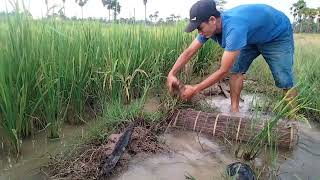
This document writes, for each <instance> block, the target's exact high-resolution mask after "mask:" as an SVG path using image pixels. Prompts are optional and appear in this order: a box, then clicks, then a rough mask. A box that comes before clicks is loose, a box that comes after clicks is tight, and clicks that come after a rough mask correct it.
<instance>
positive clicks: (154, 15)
mask: <svg viewBox="0 0 320 180" xmlns="http://www.w3.org/2000/svg"><path fill="white" fill-rule="evenodd" d="M158 17H159V11H156V12H154V14H153V18H154V21H157V19H158Z"/></svg>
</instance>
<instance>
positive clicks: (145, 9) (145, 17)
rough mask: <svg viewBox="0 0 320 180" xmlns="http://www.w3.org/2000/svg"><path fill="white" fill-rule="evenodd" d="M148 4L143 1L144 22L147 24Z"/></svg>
mask: <svg viewBox="0 0 320 180" xmlns="http://www.w3.org/2000/svg"><path fill="white" fill-rule="evenodd" d="M147 3H148V0H143V5H144V21H145V22H147Z"/></svg>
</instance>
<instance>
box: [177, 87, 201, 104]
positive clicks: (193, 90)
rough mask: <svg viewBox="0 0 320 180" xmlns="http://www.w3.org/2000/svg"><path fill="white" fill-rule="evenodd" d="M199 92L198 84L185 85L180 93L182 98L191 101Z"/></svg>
mask: <svg viewBox="0 0 320 180" xmlns="http://www.w3.org/2000/svg"><path fill="white" fill-rule="evenodd" d="M197 93H198V90H197V87H196V86H191V85H185V86H184V90H183V92H181V94H180V98H181V99H182V100H184V101H189V100H190V99H191V98H192V97H193V96H194V95H195V94H197Z"/></svg>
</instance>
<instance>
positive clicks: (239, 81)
mask: <svg viewBox="0 0 320 180" xmlns="http://www.w3.org/2000/svg"><path fill="white" fill-rule="evenodd" d="M243 79H244V77H243V74H242V73H235V74H231V78H230V97H231V110H230V111H231V112H239V102H240V94H241V90H242V88H243Z"/></svg>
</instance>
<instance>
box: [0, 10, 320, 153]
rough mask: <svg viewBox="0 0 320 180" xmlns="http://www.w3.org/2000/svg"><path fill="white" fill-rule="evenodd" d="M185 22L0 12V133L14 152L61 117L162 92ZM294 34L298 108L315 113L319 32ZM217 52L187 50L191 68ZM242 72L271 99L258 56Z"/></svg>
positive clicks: (50, 131)
mask: <svg viewBox="0 0 320 180" xmlns="http://www.w3.org/2000/svg"><path fill="white" fill-rule="evenodd" d="M184 25H185V24H184V23H183V22H182V23H178V24H175V25H161V26H145V25H127V24H104V23H100V22H90V21H82V22H79V21H78V22H72V21H56V20H37V21H36V20H32V19H29V18H28V17H25V16H22V15H16V16H10V17H2V18H0V125H1V126H0V132H3V133H1V134H0V135H1V136H2V137H1V140H2V141H4V142H5V143H6V144H10V147H11V150H14V151H15V152H16V153H19V149H20V145H21V141H22V140H23V139H24V138H26V137H30V136H34V135H35V134H37V132H39V131H43V130H45V131H46V132H47V136H48V138H51V139H54V138H59V136H60V134H59V132H60V130H61V127H62V126H64V124H66V123H68V124H75V125H76V124H81V123H86V122H88V121H90V120H91V119H93V118H96V117H97V116H102V117H103V118H110V119H116V118H112V117H113V116H120V117H125V115H123V116H121V115H122V114H123V112H121V108H120V109H112V108H111V107H110V106H109V105H110V104H114V103H120V104H131V103H132V102H134V101H135V100H136V99H143V98H144V97H145V95H146V94H148V93H150V92H152V94H153V95H158V94H160V95H161V94H166V87H165V82H166V75H167V73H168V71H169V70H170V69H171V67H172V65H173V64H174V63H175V60H176V59H177V58H178V56H179V55H180V53H181V52H182V51H183V49H184V48H186V47H187V46H188V45H189V43H190V42H191V41H192V40H193V38H194V37H195V34H187V33H183V29H184ZM295 39H296V51H295V71H296V79H297V84H298V85H299V86H298V87H299V88H301V89H304V90H303V91H302V92H303V93H302V94H301V97H306V99H308V103H307V104H306V105H305V107H307V108H304V111H303V113H304V114H305V115H306V116H307V117H311V118H313V119H317V118H319V117H320V113H319V112H318V111H314V110H313V109H320V97H319V96H318V92H317V90H318V89H319V88H320V76H319V74H320V70H319V67H320V56H318V55H317V52H319V51H320V35H316V34H314V35H310V34H299V35H296V36H295ZM221 53H222V50H221V49H220V48H219V47H218V46H217V45H216V44H214V43H212V42H211V43H206V45H205V46H204V47H203V48H202V49H201V50H200V51H199V53H198V54H197V55H196V56H195V57H194V60H193V63H192V64H193V71H194V74H193V75H194V76H202V75H205V74H206V73H210V72H212V69H214V67H216V65H217V62H218V60H219V58H220V56H221ZM208 67H212V68H208ZM248 78H249V79H253V80H254V81H256V82H257V84H256V85H253V86H248V87H246V89H247V90H248V91H261V92H263V93H265V94H267V95H269V96H270V97H273V98H274V100H275V101H274V104H276V103H277V101H278V99H279V97H280V95H281V92H279V90H277V89H276V88H275V87H274V86H273V80H272V76H271V74H270V72H269V69H268V68H267V67H266V64H265V63H264V62H263V61H261V60H259V61H256V62H255V63H254V64H253V66H252V67H251V69H250V71H249V74H248ZM184 81H187V79H184ZM275 92H277V93H275ZM275 94H278V95H279V96H275ZM310 97H312V98H310ZM270 106H271V105H270ZM127 112H129V111H126V112H125V113H127ZM92 114H95V115H96V116H92ZM97 114H98V115H97Z"/></svg>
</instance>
